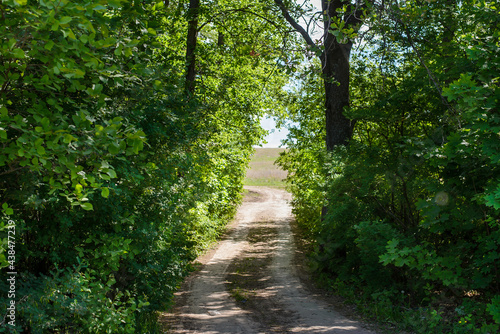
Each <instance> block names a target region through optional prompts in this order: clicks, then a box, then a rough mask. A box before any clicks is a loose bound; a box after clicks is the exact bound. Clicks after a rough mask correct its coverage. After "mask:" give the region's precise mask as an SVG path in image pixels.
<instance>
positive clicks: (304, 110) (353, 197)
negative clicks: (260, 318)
mask: <svg viewBox="0 0 500 334" xmlns="http://www.w3.org/2000/svg"><path fill="white" fill-rule="evenodd" d="M499 8H500V7H499V3H498V1H461V2H455V1H432V2H427V4H425V3H420V2H418V1H404V2H401V1H392V2H390V4H389V5H388V6H386V7H385V8H383V7H378V10H374V11H373V12H372V15H371V16H370V15H368V16H366V17H365V18H364V22H365V24H366V30H364V31H360V32H359V34H360V35H362V38H363V40H362V41H361V42H360V44H359V45H358V46H356V47H357V50H356V52H355V53H353V57H352V59H351V79H350V97H351V101H350V104H349V105H348V106H346V107H345V108H344V114H345V115H346V116H347V117H348V118H349V119H350V120H351V121H352V122H353V123H355V125H354V127H353V129H354V131H353V135H352V137H351V138H350V139H349V142H348V144H347V145H338V146H336V147H335V148H334V149H332V150H328V151H326V150H325V149H324V147H325V139H324V138H325V136H327V134H326V132H325V128H324V124H325V113H324V109H323V107H322V105H323V100H324V95H323V94H322V87H323V84H324V83H323V79H324V78H323V77H322V76H321V73H320V72H319V71H318V70H317V69H318V65H319V64H318V62H317V61H316V60H314V59H312V61H311V62H310V63H309V65H308V66H304V67H303V70H302V71H301V72H299V73H298V77H299V78H300V79H301V85H300V86H299V87H297V88H296V90H295V93H294V94H293V96H294V99H292V102H291V103H290V107H289V111H290V112H289V114H288V115H287V116H288V117H291V120H292V121H294V122H296V123H298V124H299V125H298V126H297V127H296V128H295V129H291V132H290V137H289V139H290V140H289V141H288V142H287V145H288V150H287V152H286V153H284V154H282V156H281V158H280V165H281V166H283V167H284V168H285V169H286V170H288V172H289V174H288V175H289V177H288V181H289V186H288V188H289V189H290V191H291V192H292V194H293V206H294V213H295V216H296V218H297V220H298V222H299V224H300V225H301V227H302V228H303V229H304V230H305V231H306V232H305V233H306V235H308V237H309V238H310V240H312V242H313V244H314V246H313V248H314V249H313V250H312V251H311V254H310V263H311V266H312V268H313V270H314V271H315V274H316V276H317V279H318V280H319V282H320V283H321V284H323V286H325V287H327V288H329V289H331V290H332V291H334V292H335V293H338V294H341V295H343V296H344V297H346V298H347V299H348V300H349V301H350V302H352V303H355V304H357V305H358V306H359V309H360V310H362V311H363V312H365V313H366V314H369V315H370V316H372V317H373V318H374V319H376V320H377V321H380V322H383V323H387V324H392V325H393V326H395V328H397V330H408V331H410V332H415V333H497V332H498V331H499V329H500V327H499V326H500V267H499V264H500V261H499V260H500V220H499V217H500V179H499V175H500V165H499V162H500V160H499V157H500V156H499V154H498V152H500V137H499V129H500V127H499V126H500V118H499V109H498V106H499V97H500V95H499V94H500V89H499V83H498V78H499V75H500V72H499V69H500V67H499V65H500V58H499V55H500V52H499V51H500V50H499V47H500V45H499V38H500V35H499V33H498V31H499V27H500V26H499V24H500V21H499V19H498V18H499V17H498V9H499Z"/></svg>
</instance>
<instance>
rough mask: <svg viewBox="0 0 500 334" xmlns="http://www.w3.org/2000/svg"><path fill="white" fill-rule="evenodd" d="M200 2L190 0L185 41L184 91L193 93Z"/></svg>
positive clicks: (198, 0)
mask: <svg viewBox="0 0 500 334" xmlns="http://www.w3.org/2000/svg"><path fill="white" fill-rule="evenodd" d="M199 9H200V0H190V1H189V10H188V14H187V16H188V20H189V21H188V34H187V41H186V83H185V90H186V92H189V93H191V94H193V93H194V89H195V86H196V42H197V39H198V11H199Z"/></svg>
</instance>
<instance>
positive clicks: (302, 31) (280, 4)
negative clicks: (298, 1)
mask: <svg viewBox="0 0 500 334" xmlns="http://www.w3.org/2000/svg"><path fill="white" fill-rule="evenodd" d="M274 3H275V4H276V5H277V6H278V7H279V9H280V10H281V13H283V17H284V18H285V20H287V21H288V23H290V25H291V26H292V27H293V28H294V29H295V30H296V31H297V32H298V33H300V34H301V35H302V37H303V38H304V40H305V41H306V43H307V44H308V45H309V46H310V47H311V48H313V49H315V48H317V47H318V46H317V45H316V43H314V41H313V40H312V38H311V36H309V33H308V32H307V31H306V30H305V29H304V28H303V27H302V26H301V25H300V24H298V23H297V21H295V20H294V18H293V17H292V16H291V15H290V12H289V11H288V8H286V6H285V5H284V4H283V1H281V0H274Z"/></svg>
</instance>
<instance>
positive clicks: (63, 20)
mask: <svg viewBox="0 0 500 334" xmlns="http://www.w3.org/2000/svg"><path fill="white" fill-rule="evenodd" d="M71 20H72V19H71V17H69V16H64V17H63V18H61V19H60V20H59V24H68V23H70V22H71Z"/></svg>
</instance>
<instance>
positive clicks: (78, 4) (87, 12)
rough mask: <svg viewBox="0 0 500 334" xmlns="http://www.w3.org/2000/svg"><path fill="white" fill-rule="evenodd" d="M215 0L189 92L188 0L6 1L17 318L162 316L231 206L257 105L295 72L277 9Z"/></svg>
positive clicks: (39, 328) (1, 53)
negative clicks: (287, 59) (248, 8)
mask: <svg viewBox="0 0 500 334" xmlns="http://www.w3.org/2000/svg"><path fill="white" fill-rule="evenodd" d="M210 5H211V6H212V5H213V6H214V8H208V7H207V8H203V11H202V12H201V14H200V15H201V16H200V20H201V21H200V22H203V23H202V25H200V28H199V29H200V37H199V48H198V50H197V53H198V59H199V63H198V66H197V67H198V75H197V80H198V85H197V87H198V88H197V91H196V92H195V94H194V95H192V94H190V93H187V92H185V91H184V90H183V89H182V88H180V87H183V86H184V83H183V80H184V76H183V72H184V63H185V62H184V60H185V59H184V58H183V57H184V55H185V49H184V48H185V38H186V32H187V19H188V18H187V17H186V8H187V3H186V2H185V1H179V2H178V3H176V4H175V5H173V4H171V5H168V2H164V1H150V2H147V1H146V2H140V1H135V0H134V1H133V0H130V1H128V0H123V1H115V0H99V1H97V0H96V1H92V0H79V1H66V0H61V1H58V2H54V1H43V0H40V1H21V0H8V1H3V2H2V3H1V4H0V14H1V15H0V25H1V26H2V29H3V30H2V31H4V33H2V36H1V37H0V72H1V73H0V74H1V75H0V77H1V78H0V87H1V88H0V144H1V145H2V150H1V151H0V175H1V180H0V203H2V222H1V225H0V238H2V243H1V245H0V247H1V248H2V257H0V261H1V263H0V266H5V265H12V268H13V269H12V270H11V271H14V270H15V271H16V272H18V273H19V274H20V275H19V276H18V277H17V281H16V289H17V290H16V299H15V301H16V307H17V318H16V326H17V330H18V331H23V332H26V333H41V332H43V333H46V332H82V333H97V332H99V333H101V332H102V333H134V332H140V333H145V332H150V333H152V332H156V331H158V328H156V317H157V313H158V312H159V311H163V310H165V309H167V308H168V307H169V305H170V303H171V301H172V297H173V293H174V291H175V289H176V288H177V286H178V285H179V283H180V281H181V280H182V278H183V277H184V276H185V275H186V273H187V272H188V271H189V269H190V263H191V261H192V260H193V259H194V258H195V257H196V256H197V255H198V254H199V253H200V252H201V251H202V250H203V249H204V248H206V247H207V245H209V244H210V243H211V242H213V241H214V240H216V238H217V237H218V236H219V235H220V233H221V232H222V231H223V229H224V226H225V223H226V222H227V221H228V219H230V218H231V217H232V215H233V214H234V208H235V205H237V204H238V202H239V200H240V198H241V190H242V181H243V178H244V173H245V167H246V165H247V164H248V161H249V159H250V155H251V153H252V151H253V149H252V145H254V144H256V143H257V142H258V141H259V139H260V138H261V136H262V135H263V134H264V132H263V131H262V129H261V128H260V125H259V123H258V120H259V119H260V117H261V115H262V113H263V112H264V107H265V106H266V105H267V104H268V103H269V101H270V100H271V99H273V98H274V97H275V96H277V95H279V91H280V87H281V85H282V84H283V83H284V82H285V80H284V79H283V78H279V77H278V76H275V75H274V74H276V73H278V72H279V71H275V72H274V74H273V72H272V70H271V69H272V62H273V61H274V60H275V59H276V57H277V55H276V54H277V51H276V50H278V46H277V45H278V44H277V43H279V41H280V39H279V36H276V35H275V34H273V33H272V32H271V31H270V29H271V28H270V26H269V22H267V21H265V20H260V19H256V18H258V16H252V15H247V14H245V15H243V12H242V11H240V10H238V8H234V7H231V5H229V4H225V3H224V2H221V3H220V5H219V6H216V5H215V4H210ZM241 5H242V6H244V5H248V4H241ZM207 6H208V5H207ZM252 10H254V11H257V12H258V11H261V10H263V9H262V8H260V7H256V8H252ZM214 12H218V13H219V14H220V16H218V15H215V17H213V16H212V14H213V13H214ZM221 16H224V20H222V17H221ZM216 18H217V19H220V20H216ZM242 26H247V27H252V29H255V30H254V31H252V33H251V34H241V31H240V28H241V27H242ZM218 31H221V32H224V43H223V44H222V45H219V43H218V42H219V41H218V39H217V32H218ZM249 45H252V47H251V48H249ZM257 48H258V50H257ZM257 52H259V53H260V54H262V57H259V55H256V54H257ZM257 65H258V66H257ZM234 69H238V71H235V70H234ZM10 221H12V222H13V224H15V231H16V238H15V239H16V243H15V254H16V255H15V261H13V262H6V261H5V260H6V259H7V258H6V257H5V254H4V252H3V251H4V250H5V251H7V250H8V248H9V244H8V243H7V239H6V237H7V234H6V233H7V230H6V226H7V224H10V223H9V222H10ZM5 273H6V271H5V270H4V269H2V280H1V283H0V286H1V288H2V291H7V290H8V289H4V288H6V287H7V285H6V284H7V281H6V279H4V278H5V277H4V276H5ZM8 303H9V300H8V299H7V296H1V297H0V304H2V306H4V305H7V304H8ZM2 309H3V308H2ZM3 319H6V318H4V317H3ZM9 326H10V325H8V324H7V323H6V322H5V320H4V321H3V322H2V328H1V330H6V331H8V330H9V328H10V329H12V327H9Z"/></svg>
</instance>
